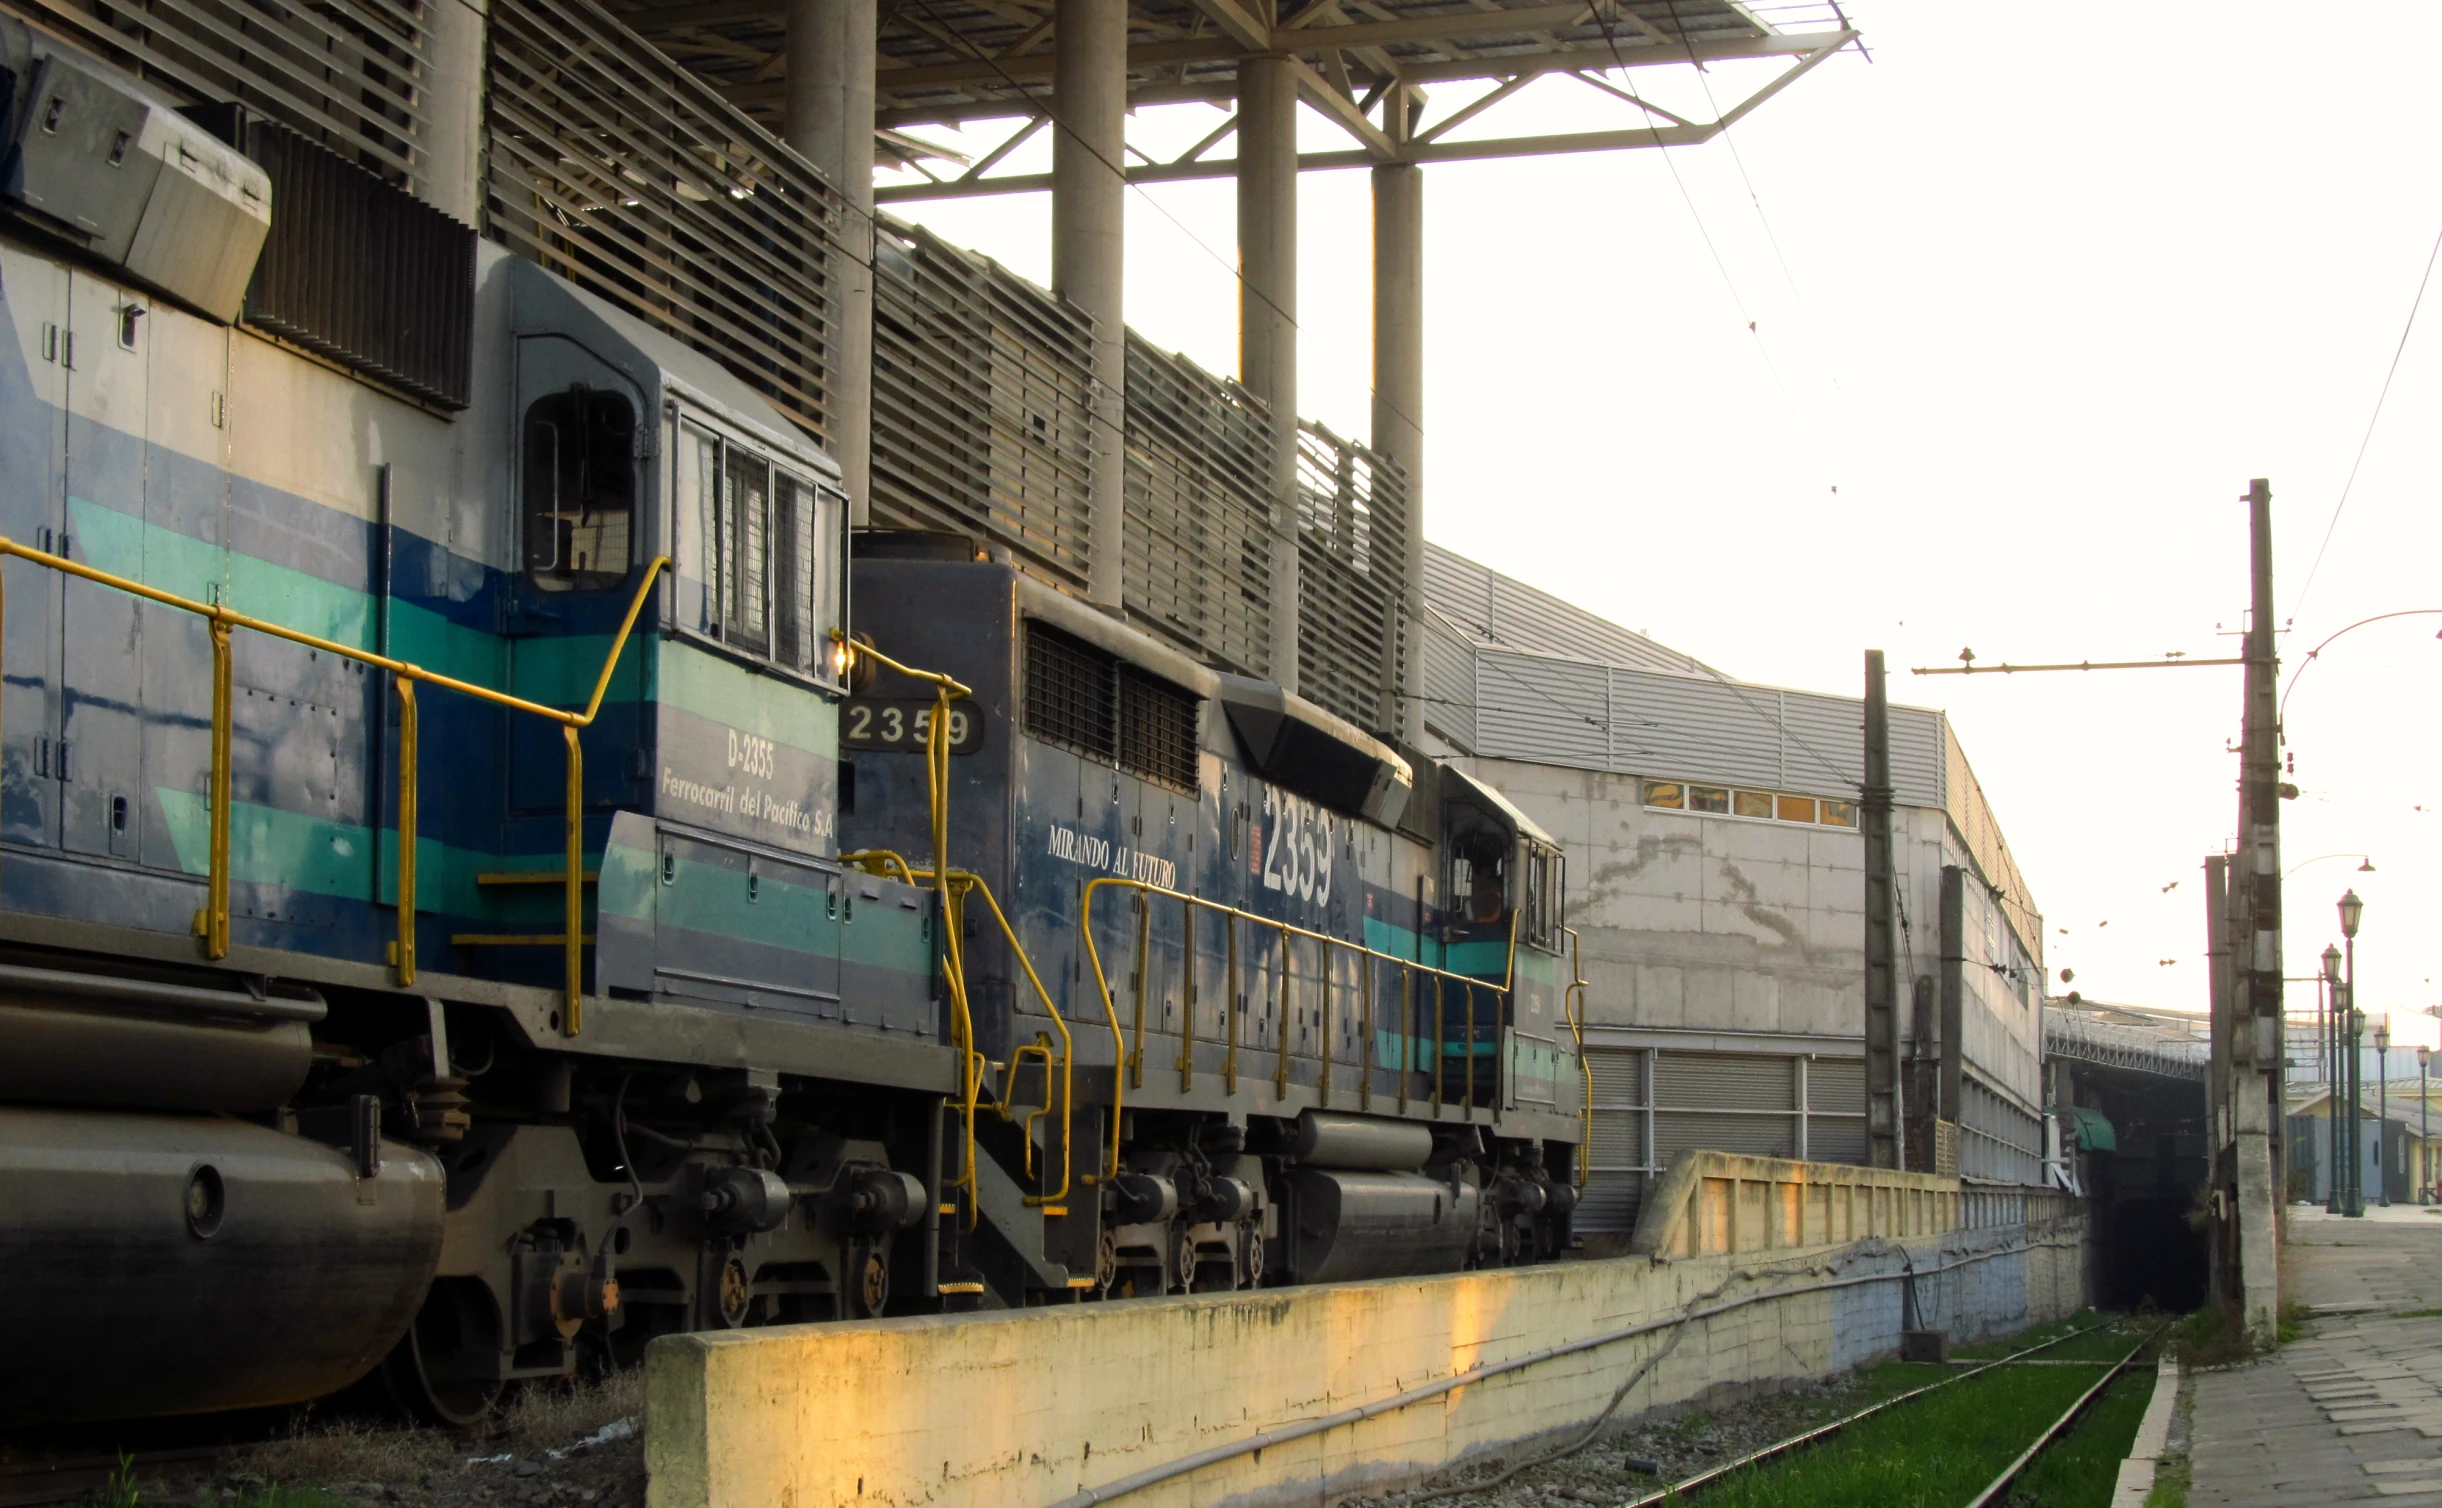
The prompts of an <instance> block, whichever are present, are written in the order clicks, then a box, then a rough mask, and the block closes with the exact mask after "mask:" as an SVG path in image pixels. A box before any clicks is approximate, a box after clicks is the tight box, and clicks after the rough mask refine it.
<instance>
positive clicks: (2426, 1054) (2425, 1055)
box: [2417, 1047, 2434, 1073]
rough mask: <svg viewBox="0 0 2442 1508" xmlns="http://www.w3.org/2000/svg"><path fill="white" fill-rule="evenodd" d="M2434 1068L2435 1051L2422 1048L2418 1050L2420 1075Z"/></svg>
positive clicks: (2418, 1070)
mask: <svg viewBox="0 0 2442 1508" xmlns="http://www.w3.org/2000/svg"><path fill="white" fill-rule="evenodd" d="M2433 1066H2434V1050H2433V1049H2432V1048H2430V1047H2420V1048H2418V1049H2417V1072H2419V1073H2423V1072H2425V1070H2427V1069H2429V1068H2431V1067H2433Z"/></svg>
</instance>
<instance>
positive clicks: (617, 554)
mask: <svg viewBox="0 0 2442 1508" xmlns="http://www.w3.org/2000/svg"><path fill="white" fill-rule="evenodd" d="M635 455H636V410H635V407H634V405H632V404H630V403H629V402H628V399H627V396H626V395H625V394H623V393H607V392H602V391H599V390H597V389H593V388H589V387H587V386H586V385H585V384H583V383H577V384H575V385H573V386H571V387H570V388H569V389H568V390H567V391H565V392H559V393H548V394H545V395H544V396H543V397H540V398H537V399H536V400H534V402H533V403H532V404H530V405H528V407H527V409H526V427H525V476H524V485H525V502H526V509H525V514H526V519H525V522H526V529H525V535H526V538H525V546H526V576H527V578H528V579H529V580H531V581H532V582H533V583H534V584H535V585H536V586H538V587H541V588H543V589H544V590H546V591H554V592H587V591H600V590H602V589H603V588H605V587H613V586H617V585H619V584H620V583H621V582H623V581H625V580H626V579H627V572H628V552H629V524H630V522H631V521H632V520H633V519H634V517H635V512H636V461H635Z"/></svg>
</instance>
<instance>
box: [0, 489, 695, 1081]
mask: <svg viewBox="0 0 2442 1508" xmlns="http://www.w3.org/2000/svg"><path fill="white" fill-rule="evenodd" d="M12 555H13V556H15V557H16V558H18V559H19V560H26V561H31V562H33V563H34V564H35V565H38V566H42V567H44V568H45V569H47V570H53V571H58V572H61V573H62V574H65V575H69V576H76V577H80V578H82V579H84V580H86V581H90V582H94V583H95V584H97V585H100V586H106V587H110V588H112V589H113V590H115V591H121V592H125V593H127V594H128V595H129V596H132V597H142V598H144V599H145V600H146V601H148V602H158V603H160V604H161V605H162V606H164V607H171V608H176V609H177V610H178V611H180V612H183V613H193V614H194V615H195V616H197V617H199V618H202V619H204V620H205V621H206V622H208V623H209V624H210V625H211V634H212V770H211V786H212V791H211V798H210V800H211V814H210V839H209V849H210V852H209V855H208V857H207V859H206V861H205V870H204V906H203V909H202V910H201V911H200V912H198V913H197V914H196V918H195V931H196V934H197V935H198V936H200V937H202V938H203V940H204V956H206V957H207V958H226V957H227V956H228V955H229V814H230V795H229V776H230V756H229V736H230V720H231V715H232V711H231V706H230V697H231V686H230V659H231V654H230V644H229V635H230V632H231V630H233V629H240V628H243V629H248V630H251V631H252V632H255V633H259V634H267V635H269V636H270V637H272V638H275V639H285V640H287V641H288V642H289V643H291V644H302V645H304V646H305V647H306V648H308V649H313V650H319V651H321V652H322V653H324V654H330V655H336V656H338V657H339V658H341V659H346V660H354V661H355V662H357V663H358V664H360V665H370V666H372V667H374V668H375V669H377V670H386V671H389V672H390V673H391V674H392V675H393V676H395V677H397V678H398V689H399V863H398V876H399V896H398V933H399V936H398V941H397V942H396V943H395V944H394V945H393V954H392V961H393V964H394V966H395V967H396V968H397V970H398V982H399V983H400V984H402V985H404V984H412V983H414V982H415V879H416V873H415V847H416V832H415V828H416V707H415V691H414V686H413V683H414V682H417V681H422V682H425V683H426V684H428V685H433V686H438V687H441V688H442V689H444V690H448V691H455V692H458V693H460V694H462V695H465V696H471V697H475V698H477V699H478V700H481V701H487V702H491V703H494V704H496V705H498V706H502V707H506V708H508V709H510V710H511V711H513V712H524V713H527V714H529V715H531V716H535V717H541V718H546V719H549V720H550V721H552V722H556V723H558V724H560V725H561V727H562V729H563V730H564V737H565V739H566V741H567V746H568V787H567V799H568V815H567V859H568V874H567V881H566V884H567V903H566V907H565V910H566V913H567V916H566V920H567V930H566V933H565V940H564V946H565V949H566V969H567V977H566V980H565V987H566V998H565V1000H564V1001H563V1003H562V1006H561V1012H560V1029H561V1031H562V1033H563V1034H565V1035H567V1036H571V1037H573V1036H575V1035H576V1034H577V1033H578V1031H580V1030H581V1029H582V1026H583V1009H584V1001H585V973H584V938H583V935H582V934H583V927H582V923H583V918H584V890H583V886H584V883H585V882H584V876H583V873H582V871H583V867H584V866H583V862H582V860H583V849H584V825H583V823H584V811H583V806H582V798H583V788H584V760H583V755H582V753H581V751H580V750H579V748H578V746H577V734H578V732H579V730H581V729H584V728H589V727H591V726H593V722H594V719H595V718H596V717H597V716H598V715H600V713H601V711H602V699H603V697H604V696H605V695H607V694H608V693H609V691H610V681H611V673H612V671H613V670H615V669H616V668H617V667H618V664H619V656H620V655H621V654H622V653H624V652H625V651H626V649H627V641H628V636H629V635H630V634H631V633H632V632H633V631H634V630H635V627H636V619H637V616H638V615H639V614H641V613H642V612H643V611H644V601H645V596H646V594H647V593H649V592H650V591H651V590H652V589H653V582H654V579H655V578H656V577H658V576H659V575H660V574H661V572H662V571H663V569H664V568H666V567H667V566H668V565H669V564H670V557H669V556H667V555H660V556H655V557H654V558H653V560H652V561H651V562H650V563H649V564H647V565H646V566H645V568H644V579H643V580H642V581H640V582H638V583H637V584H636V595H635V597H634V599H633V600H632V601H630V602H629V603H628V607H627V616H626V617H625V618H623V619H622V620H621V621H620V624H619V633H618V635H617V637H616V638H614V639H613V640H612V641H611V647H610V653H609V655H607V656H606V657H605V658H604V659H603V661H602V673H601V674H600V675H599V676H598V677H596V678H595V681H594V690H593V696H592V697H591V698H590V699H589V700H588V701H587V702H586V704H585V710H584V711H583V712H570V711H566V710H564V709H562V708H558V707H546V706H544V705H543V704H542V703H540V702H532V701H528V700H526V699H525V698H524V697H521V696H513V695H511V694H510V693H508V692H505V691H494V690H493V689H492V688H490V687H489V686H478V685H476V684H475V683H474V682H472V681H462V680H459V679H458V678H457V677H456V676H448V675H442V674H439V673H438V672H436V671H430V670H426V669H424V668H423V667H422V666H420V665H413V664H410V663H408V662H407V661H405V660H398V659H393V658H391V657H390V656H389V655H383V654H375V653H373V652H372V651H370V650H364V649H358V648H356V647H354V646H353V645H348V644H341V643H339V642H337V641H336V640H332V639H325V638H323V637H322V636H320V635H319V634H309V633H306V632H304V631H302V630H300V629H294V628H289V627H287V626H286V625H284V624H279V623H273V622H271V621H270V620H268V619H264V618H257V617H254V616H252V615H251V614H248V613H241V612H236V611H234V610H232V609H230V608H228V607H225V606H221V605H219V604H216V603H204V602H197V601H195V600H193V599H192V598H187V597H181V596H179V595H178V594H177V593H175V592H165V591H163V590H161V589H160V588H159V587H153V586H146V585H145V584H144V583H142V582H140V581H130V580H128V579H127V578H126V577H124V576H118V575H114V574H112V573H111V572H109V571H103V570H97V569H95V568H94V567H92V566H89V565H84V564H81V563H79V562H77V561H73V560H70V559H68V558H67V557H66V556H64V555H54V554H51V553H50V552H49V551H47V550H37V549H33V548H31V547H30V546H27V545H22V544H19V543H18V542H17V541H15V540H13V539H8V538H6V537H0V557H6V556H12ZM4 604H5V589H4V588H0V612H5V605H4Z"/></svg>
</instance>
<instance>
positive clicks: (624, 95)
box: [485, 0, 843, 443]
mask: <svg viewBox="0 0 2442 1508" xmlns="http://www.w3.org/2000/svg"><path fill="white" fill-rule="evenodd" d="M488 39H489V51H490V68H491V92H490V101H489V102H490V110H489V124H490V131H491V136H490V140H491V152H490V180H489V183H488V186H487V191H488V197H487V199H486V203H485V231H486V233H487V234H489V235H490V236H492V237H493V238H494V239H496V240H499V241H501V242H503V243H504V244H506V245H507V246H509V247H510V248H511V249H512V250H515V251H517V252H520V253H522V254H523V255H525V256H528V257H531V258H533V259H534V260H535V261H537V262H539V263H541V264H542V265H543V266H545V267H547V268H549V269H551V270H552V271H553V272H555V273H558V274H559V275H560V276H562V277H564V278H567V279H568V280H569V281H571V282H573V283H576V284H578V285H579V286H581V287H583V288H586V289H588V290H589V291H591V292H593V293H595V294H597V295H599V296H600V297H602V298H605V299H607V300H609V301H610V302H611V303H613V304H616V305H618V306H619V307H620V308H622V309H624V310H626V311H627V312H628V313H630V314H632V315H634V316H636V317H637V318H638V319H641V320H643V321H644V322H645V323H646V324H648V325H651V326H653V327H654V328H655V329H658V330H661V331H662V332H664V333H665V334H668V335H670V336H672V337H674V338H675V339H677V340H680V341H682V342H684V343H686V344H687V345H690V346H692V347H694V348H695V349H696V350H698V351H701V352H703V353H704V354H705V355H706V356H709V357H711V358H712V359H714V360H715V361H718V362H719V363H721V365H723V366H724V367H727V368H728V369H729V371H730V373H731V374H732V375H733V376H735V377H737V378H738V379H739V380H740V381H742V382H744V383H746V384H747V385H748V386H749V387H752V388H754V389H755V390H756V391H757V392H760V393H761V394H763V395H764V396H765V397H766V398H768V399H770V400H771V401H772V403H773V404H774V405H775V406H777V407H778V408H779V409H780V410H781V411H782V412H783V413H785V414H787V415H788V416H789V417H790V418H792V419H794V420H795V421H796V422H797V423H798V424H800V425H802V426H803V427H804V428H805V429H806V430H807V431H808V432H809V433H811V434H812V435H813V436H814V437H815V438H816V439H817V440H819V441H824V442H826V443H827V442H828V438H829V423H828V420H829V413H828V410H827V409H826V408H825V406H824V373H825V369H826V363H827V362H828V360H829V357H830V346H829V341H830V329H831V320H832V317H833V310H832V305H833V285H832V273H833V258H834V257H836V256H840V255H842V254H843V253H842V252H841V251H840V250H839V248H838V223H837V217H838V214H839V213H840V211H839V204H838V200H837V198H836V196H835V195H834V194H833V193H832V191H831V188H830V186H829V185H828V184H826V183H825V182H824V181H823V179H822V177H821V175H820V174H818V173H816V172H815V171H814V169H813V168H812V167H811V166H809V165H808V164H807V163H806V162H805V161H804V159H802V158H800V157H798V156H797V155H796V154H795V153H793V152H791V151H789V150H788V148H786V147H784V146H782V145H781V144H780V143H779V142H778V141H776V140H774V139H773V138H772V137H771V135H770V134H769V133H767V132H766V131H764V129H763V128H762V127H760V126H758V125H756V124H755V123H754V122H753V121H751V120H749V119H747V117H746V116H744V115H742V114H740V113H739V112H738V111H737V110H736V109H734V108H732V107H731V106H730V105H729V104H728V102H726V101H725V100H723V99H722V98H721V96H720V94H719V93H718V92H717V91H716V90H714V89H713V87H712V86H711V85H709V84H707V83H705V82H704V80H703V79H701V78H699V77H698V76H696V75H695V74H693V73H691V72H689V71H688V70H687V69H685V68H682V67H680V66H679V65H678V64H676V63H674V62H672V61H670V59H668V58H667V57H665V56H663V55H662V54H661V53H660V52H659V51H657V50H655V49H654V47H653V46H652V44H650V43H648V42H646V41H645V40H644V39H643V38H641V37H639V36H637V35H636V34H635V33H634V32H632V31H630V30H628V28H627V27H626V26H625V25H623V24H621V23H620V22H619V21H618V20H617V19H615V18H613V17H612V16H611V15H610V13H609V12H607V11H604V10H602V9H601V8H599V7H597V6H595V5H592V4H589V3H587V0H497V3H495V4H494V5H493V6H492V7H491V25H490V27H489V29H488Z"/></svg>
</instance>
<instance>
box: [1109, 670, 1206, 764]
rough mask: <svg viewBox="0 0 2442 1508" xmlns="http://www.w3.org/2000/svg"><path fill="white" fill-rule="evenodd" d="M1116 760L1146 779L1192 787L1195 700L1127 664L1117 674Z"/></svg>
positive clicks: (1194, 749) (1194, 746)
mask: <svg viewBox="0 0 2442 1508" xmlns="http://www.w3.org/2000/svg"><path fill="white" fill-rule="evenodd" d="M1119 763H1120V767H1121V768H1123V769H1128V770H1133V771H1135V772H1136V773H1137V774H1139V775H1142V776H1144V777H1145V778H1146V779H1147V780H1153V781H1158V782H1160V783H1161V784H1163V785H1168V786H1176V787H1177V788H1178V789H1180V790H1184V791H1192V790H1194V789H1195V788H1196V698H1195V697H1193V696H1191V695H1189V694H1188V693H1187V692H1184V691H1181V690H1180V689H1179V688H1178V687H1176V686H1173V685H1171V684H1170V683H1169V682H1168V681H1165V680H1162V679H1161V678H1159V677H1158V676H1150V675H1147V674H1145V673H1144V672H1143V671H1141V670H1138V669H1137V668H1136V667H1135V666H1133V665H1128V666H1122V667H1121V668H1120V672H1119Z"/></svg>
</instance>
